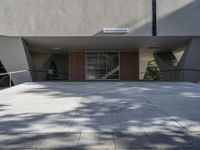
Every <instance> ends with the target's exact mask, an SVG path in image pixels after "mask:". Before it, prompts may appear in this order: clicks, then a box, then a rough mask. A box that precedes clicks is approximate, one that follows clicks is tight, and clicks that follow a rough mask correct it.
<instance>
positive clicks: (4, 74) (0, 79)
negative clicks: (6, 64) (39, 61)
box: [0, 70, 29, 87]
mask: <svg viewBox="0 0 200 150" xmlns="http://www.w3.org/2000/svg"><path fill="white" fill-rule="evenodd" d="M24 72H29V70H19V71H11V72H7V73H0V81H2V80H3V79H2V78H3V77H5V78H4V80H9V81H5V83H4V85H1V83H0V86H5V87H6V86H9V87H12V85H13V83H12V76H13V75H14V74H19V73H24ZM6 76H7V77H8V79H6ZM6 83H7V84H8V85H6Z"/></svg>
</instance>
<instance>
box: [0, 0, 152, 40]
mask: <svg viewBox="0 0 200 150" xmlns="http://www.w3.org/2000/svg"><path fill="white" fill-rule="evenodd" d="M151 2H152V1H151V0H1V1H0V3H1V4H0V20H1V23H0V35H10V36H95V35H102V30H103V28H104V27H125V28H129V30H130V32H129V33H128V34H126V35H134V36H138V35H139V36H150V35H151V34H152V24H151V22H152V5H151ZM103 35H104V34H103Z"/></svg>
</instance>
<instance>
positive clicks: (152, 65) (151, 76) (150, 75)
mask: <svg viewBox="0 0 200 150" xmlns="http://www.w3.org/2000/svg"><path fill="white" fill-rule="evenodd" d="M144 79H146V80H159V79H160V72H159V68H158V66H157V64H156V61H155V60H151V61H149V62H148V66H147V70H146V73H145V76H144Z"/></svg>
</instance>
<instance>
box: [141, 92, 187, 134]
mask: <svg viewBox="0 0 200 150" xmlns="http://www.w3.org/2000/svg"><path fill="white" fill-rule="evenodd" d="M141 97H143V98H144V99H146V100H147V101H148V102H149V103H151V104H152V105H153V106H155V107H157V108H158V109H159V110H160V111H161V112H163V113H164V114H165V115H167V116H168V117H169V118H170V119H171V120H173V121H175V122H176V123H177V124H179V126H180V127H182V128H183V129H184V130H185V131H184V133H185V132H188V131H189V130H188V129H187V128H186V127H184V126H183V125H182V124H181V123H179V122H178V120H176V119H174V118H172V117H171V116H170V115H169V114H168V113H167V112H166V111H164V110H163V109H162V108H160V107H159V106H158V105H156V104H155V103H153V102H152V101H150V100H149V99H148V98H147V97H145V96H144V95H143V94H141Z"/></svg>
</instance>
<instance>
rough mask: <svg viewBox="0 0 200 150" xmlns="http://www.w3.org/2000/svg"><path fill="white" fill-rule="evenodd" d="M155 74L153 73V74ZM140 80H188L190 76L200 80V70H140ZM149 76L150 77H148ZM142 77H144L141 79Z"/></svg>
mask: <svg viewBox="0 0 200 150" xmlns="http://www.w3.org/2000/svg"><path fill="white" fill-rule="evenodd" d="M152 74H153V75H152ZM139 76H140V80H162V81H176V80H178V81H186V80H187V79H188V77H189V76H190V77H194V78H195V79H196V81H197V82H198V81H199V80H200V70H198V69H168V70H158V71H153V73H152V72H151V73H149V72H148V71H147V72H140V73H139ZM148 77H149V78H148ZM141 78H142V79H141Z"/></svg>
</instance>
